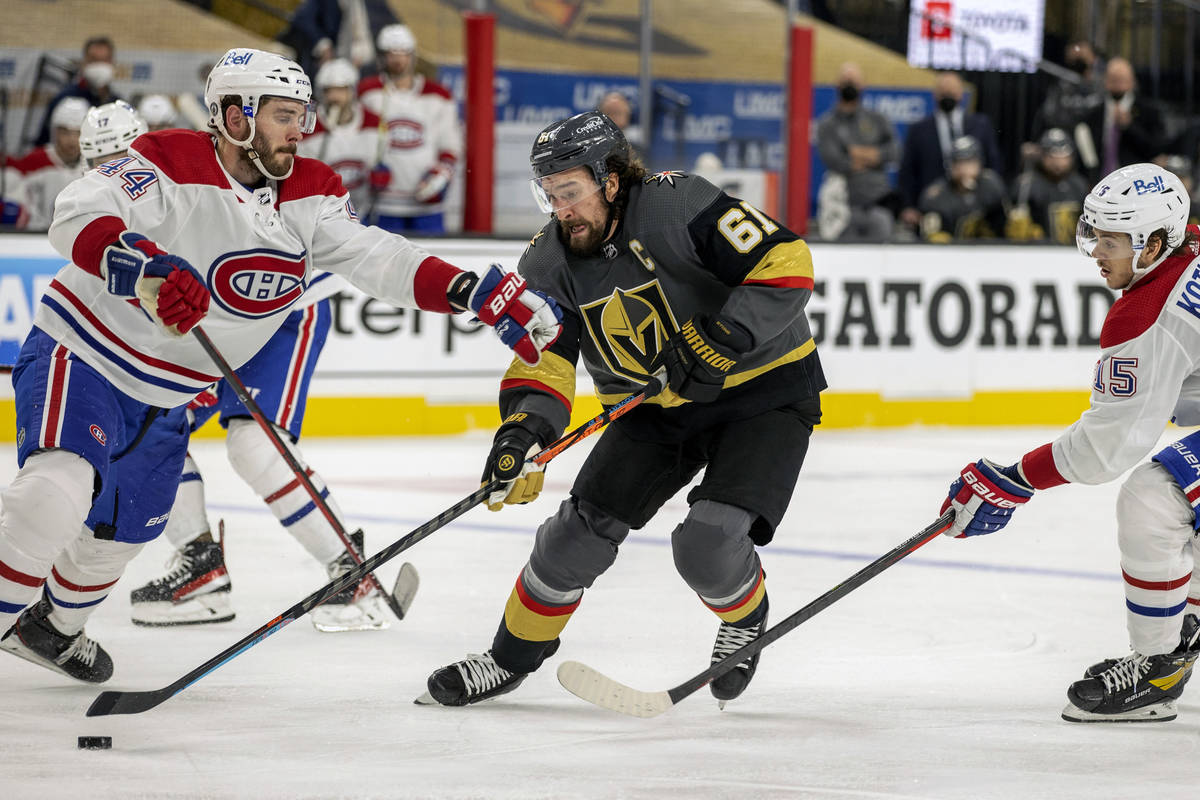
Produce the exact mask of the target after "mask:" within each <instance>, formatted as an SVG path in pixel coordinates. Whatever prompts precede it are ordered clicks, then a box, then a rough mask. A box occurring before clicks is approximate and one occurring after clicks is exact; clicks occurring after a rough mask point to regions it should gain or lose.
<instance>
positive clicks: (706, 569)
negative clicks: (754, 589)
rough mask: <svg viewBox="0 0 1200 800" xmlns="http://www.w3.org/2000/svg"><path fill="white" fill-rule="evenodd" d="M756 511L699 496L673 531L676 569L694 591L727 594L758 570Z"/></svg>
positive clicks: (711, 595)
mask: <svg viewBox="0 0 1200 800" xmlns="http://www.w3.org/2000/svg"><path fill="white" fill-rule="evenodd" d="M753 522H754V514H752V513H750V512H749V511H746V510H745V509H743V508H738V507H737V506H731V505H729V504H728V503H719V502H717V501H715V500H699V501H697V502H696V503H694V504H693V505H692V507H691V510H690V511H688V515H687V518H686V519H684V521H683V522H682V523H681V524H680V525H678V526H676V528H675V530H674V531H673V532H672V533H671V551H672V554H673V555H674V558H675V569H676V570H677V571H678V572H679V575H680V577H682V578H683V580H684V581H685V582H686V583H687V585H688V586H690V587H691V588H692V591H694V592H696V594H698V595H700V596H701V597H704V598H710V599H716V598H724V597H726V596H727V595H729V594H730V593H731V592H735V591H737V590H739V589H740V588H741V587H743V586H745V585H746V583H747V581H748V580H749V579H750V578H751V577H752V576H754V575H756V574H757V573H758V554H757V553H755V552H754V543H753V542H752V541H750V535H749V534H750V526H751V524H752V523H753Z"/></svg>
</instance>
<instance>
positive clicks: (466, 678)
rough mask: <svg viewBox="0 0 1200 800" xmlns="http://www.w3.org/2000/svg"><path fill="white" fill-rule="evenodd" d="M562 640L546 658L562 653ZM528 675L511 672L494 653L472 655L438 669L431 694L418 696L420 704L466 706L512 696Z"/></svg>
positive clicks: (548, 649)
mask: <svg viewBox="0 0 1200 800" xmlns="http://www.w3.org/2000/svg"><path fill="white" fill-rule="evenodd" d="M558 645H559V640H558V639H555V640H554V641H552V642H550V644H548V645H546V649H545V651H544V652H543V653H542V659H543V660H544V659H547V658H549V657H550V656H552V655H554V654H555V653H556V652H558ZM530 674H531V673H528V672H509V671H508V670H506V669H504V668H503V667H501V666H500V665H499V664H497V663H496V661H495V659H494V658H492V651H491V650H488V651H487V652H486V653H484V654H483V655H478V654H475V653H472V654H471V655H468V656H467V657H466V658H464V659H463V660H462V661H456V662H455V663H453V664H451V665H450V666H448V667H442V668H441V669H438V670H435V671H434V673H433V674H432V675H430V676H429V680H428V681H427V682H426V684H425V686H426V689H428V691H427V692H426V693H425V694H423V695H421V696H420V697H418V698H417V699H416V700H415V701H413V702H415V703H416V704H417V705H422V706H426V705H443V706H466V705H471V704H472V703H478V702H480V701H482V700H488V699H490V698H492V697H499V696H500V695H502V694H508V693H509V692H511V691H512V690H513V689H516V688H517V687H518V686H520V685H521V683H522V682H523V681H524V680H525V679H526V678H528V677H529V675H530Z"/></svg>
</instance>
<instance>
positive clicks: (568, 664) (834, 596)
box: [558, 511, 954, 717]
mask: <svg viewBox="0 0 1200 800" xmlns="http://www.w3.org/2000/svg"><path fill="white" fill-rule="evenodd" d="M953 521H954V512H953V511H947V512H946V513H945V514H943V515H942V516H940V517H938V519H937V521H936V522H934V523H933V524H932V525H930V526H929V527H927V528H925V529H924V530H923V531H921V532H920V533H918V534H917V535H916V536H913V537H912V538H911V539H906V540H905V541H903V542H901V543H900V544H899V545H897V546H896V547H894V548H892V549H891V550H889V551H888V552H886V553H884V554H883V555H882V556H880V557H879V558H877V559H875V560H874V561H872V562H871V563H870V564H868V565H867V566H865V567H863V568H862V569H860V570H859V571H858V572H856V573H854V574H853V575H851V576H850V577H849V578H847V579H846V580H845V581H843V582H842V583H839V584H838V585H837V586H835V587H833V588H832V589H830V590H829V591H828V592H826V593H825V594H823V595H821V596H820V597H818V598H817V599H816V600H813V601H812V602H811V603H809V604H808V605H806V606H805V607H804V608H802V609H800V610H799V611H797V612H796V613H794V614H792V615H791V616H790V617H788V618H786V619H785V620H783V621H782V622H780V623H779V624H777V625H775V626H774V627H773V628H768V629H767V630H766V632H764V633H763V635H762V636H760V637H758V638H757V639H755V640H754V641H753V642H751V643H750V644H748V645H745V646H744V647H741V648H739V649H738V650H735V651H733V652H732V653H730V654H729V655H728V656H726V657H725V659H724V660H722V661H718V662H717V663H716V664H713V665H712V666H710V667H709V668H708V669H706V670H704V671H703V672H701V673H700V674H699V675H696V676H694V677H692V678H689V679H688V680H686V681H684V682H683V683H681V684H679V685H678V686H676V687H675V688H674V689H668V690H666V691H662V692H641V691H638V690H637V689H634V688H631V687H629V686H626V685H625V684H623V683H619V682H617V681H615V680H613V679H612V678H609V677H607V676H606V675H603V674H601V673H600V672H597V671H596V670H594V669H592V668H591V667H589V666H587V665H586V664H581V663H579V662H578V661H564V662H563V663H562V664H561V665H560V666H559V668H558V682H559V683H560V684H562V686H563V688H564V689H566V690H567V691H568V692H571V693H572V694H574V695H575V696H576V697H579V698H580V699H582V700H586V701H588V702H589V703H592V704H594V705H597V706H600V707H601V708H607V709H609V710H610V711H616V712H618V713H621V714H627V715H629V716H631V717H657V716H658V715H659V714H661V713H663V712H664V711H666V710H667V709H669V708H670V707H671V706H673V705H675V704H676V703H678V702H679V701H680V700H682V699H683V698H685V697H687V696H688V695H690V694H692V693H693V692H695V691H696V690H697V689H699V688H700V687H702V686H704V685H706V684H707V683H708V682H709V681H711V680H713V679H714V678H718V677H720V676H721V675H724V674H725V673H726V672H729V671H730V670H731V669H733V668H734V667H736V666H737V665H738V664H741V663H742V662H743V661H745V660H747V659H748V658H750V657H751V656H753V655H755V654H756V653H759V652H761V651H762V650H763V649H764V648H765V647H767V645H769V644H771V643H772V642H774V641H776V640H777V639H781V638H783V636H785V635H786V634H788V633H790V632H791V631H793V630H794V629H796V628H797V627H799V626H800V625H801V624H803V623H804V622H807V621H808V620H809V619H810V618H812V617H814V616H816V615H817V614H818V613H819V612H821V611H823V610H825V609H826V608H828V607H829V606H831V605H833V604H834V603H836V602H837V601H838V600H840V599H841V598H843V597H845V596H846V595H848V594H850V592H852V591H854V590H855V589H857V588H858V587H859V586H862V585H863V584H864V583H866V582H867V581H869V580H871V578H874V577H875V576H876V575H878V574H879V573H881V572H883V571H884V570H885V569H887V568H888V567H890V566H892V565H893V564H895V563H896V562H898V561H900V559H902V558H904V557H905V556H907V555H908V554H909V553H911V552H913V551H914V550H916V549H917V548H919V547H921V546H922V545H924V544H927V543H928V542H930V541H931V540H933V539H935V538H937V537H938V536H941V535H942V534H943V533H945V532H946V530H947V529H948V528H949V527H950V523H952V522H953Z"/></svg>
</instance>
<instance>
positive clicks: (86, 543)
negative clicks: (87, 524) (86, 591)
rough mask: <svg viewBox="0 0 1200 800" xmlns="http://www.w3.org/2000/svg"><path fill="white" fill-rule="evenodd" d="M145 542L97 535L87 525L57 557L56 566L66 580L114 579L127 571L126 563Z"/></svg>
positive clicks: (83, 581)
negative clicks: (104, 537) (119, 540)
mask: <svg viewBox="0 0 1200 800" xmlns="http://www.w3.org/2000/svg"><path fill="white" fill-rule="evenodd" d="M145 546H146V543H145V542H137V543H130V542H114V541H112V540H110V539H97V538H96V537H95V536H94V535H93V534H92V532H91V531H89V530H88V529H87V528H84V529H83V530H82V531H81V532H80V534H79V535H78V536H76V537H75V538H74V539H72V540H71V542H70V543H69V544H68V545H67V549H66V550H64V551H63V553H62V555H61V556H59V557H58V558H57V559H56V560H55V562H54V569H55V571H56V572H58V573H59V574H60V575H62V576H63V577H64V578H65V579H66V580H68V581H71V582H73V583H78V584H88V585H90V584H94V583H95V582H96V580H95V579H97V578H106V579H108V580H114V581H115V580H116V579H117V578H119V577H121V574H122V573H124V572H125V565H126V564H128V563H129V562H130V561H132V560H133V558H134V556H136V555H137V554H138V553H140V552H141V551H142V548H143V547H145Z"/></svg>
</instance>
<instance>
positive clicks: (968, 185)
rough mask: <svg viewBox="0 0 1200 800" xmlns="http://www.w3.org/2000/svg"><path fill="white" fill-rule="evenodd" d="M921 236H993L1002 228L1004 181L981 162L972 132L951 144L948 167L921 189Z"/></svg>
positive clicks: (932, 238)
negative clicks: (944, 173) (942, 174)
mask: <svg viewBox="0 0 1200 800" xmlns="http://www.w3.org/2000/svg"><path fill="white" fill-rule="evenodd" d="M918 207H919V209H920V212H921V238H923V239H925V240H926V241H930V242H938V243H944V242H949V241H953V240H955V239H992V238H996V237H998V236H1000V235H1001V234H1002V233H1003V232H1004V223H1005V219H1006V218H1007V216H1008V203H1007V200H1006V198H1005V192H1004V182H1003V181H1002V180H1000V176H999V175H997V174H996V173H995V172H993V171H992V170H990V169H987V168H985V167H984V165H983V147H982V146H981V145H980V144H979V140H978V139H976V138H975V137H974V136H960V137H958V138H957V139H955V140H954V142H953V144H952V145H951V146H950V170H949V173H948V175H947V176H946V177H943V178H938V179H937V180H936V181H934V182H933V183H932V184H930V185H929V186H928V187H927V188H926V189H925V191H924V192H922V193H921V199H920V201H919V206H918Z"/></svg>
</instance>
